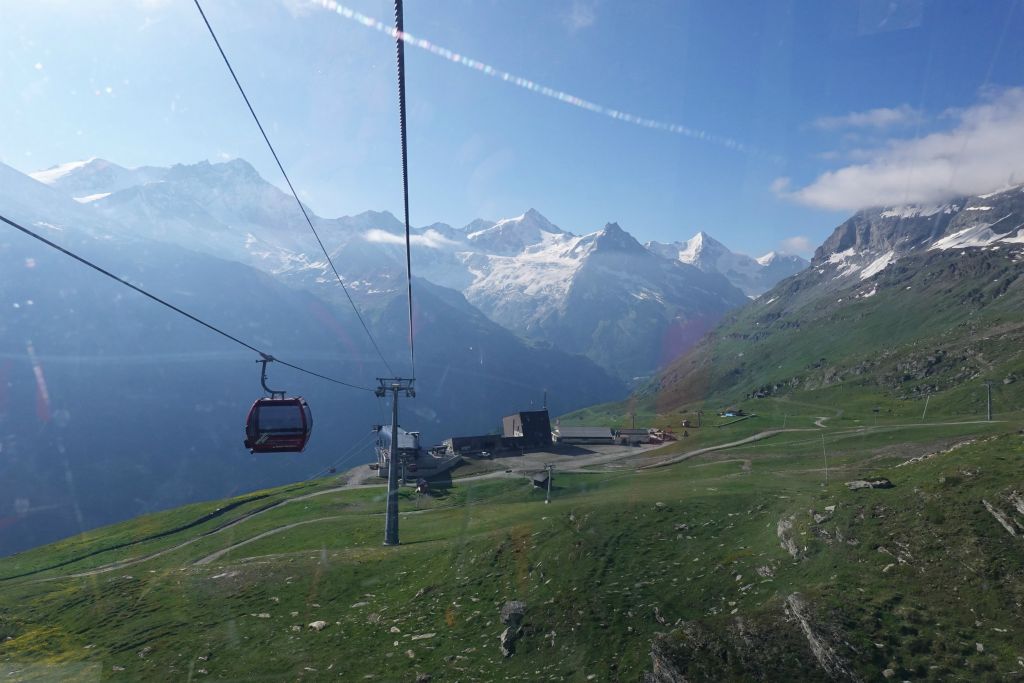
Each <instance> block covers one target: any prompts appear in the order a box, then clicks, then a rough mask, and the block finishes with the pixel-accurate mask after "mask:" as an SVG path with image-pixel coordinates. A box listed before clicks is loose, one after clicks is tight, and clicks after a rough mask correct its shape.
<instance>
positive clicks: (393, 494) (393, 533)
mask: <svg viewBox="0 0 1024 683" xmlns="http://www.w3.org/2000/svg"><path fill="white" fill-rule="evenodd" d="M377 381H378V382H380V386H379V387H377V388H376V389H375V390H374V393H375V394H376V395H377V397H378V398H384V397H385V396H386V395H387V393H388V392H389V391H390V392H391V455H390V456H389V457H388V503H387V509H386V511H385V514H384V545H398V393H399V392H405V395H406V396H407V397H408V398H414V397H415V396H416V389H415V388H414V387H413V381H414V380H411V379H403V378H401V377H392V378H384V377H378V378H377Z"/></svg>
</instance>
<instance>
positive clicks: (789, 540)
mask: <svg viewBox="0 0 1024 683" xmlns="http://www.w3.org/2000/svg"><path fill="white" fill-rule="evenodd" d="M792 532H793V518H792V517H789V518H788V519H787V518H785V517H783V518H782V519H780V520H779V523H778V526H776V528H775V533H776V535H777V536H778V537H779V545H780V546H782V549H783V550H785V551H786V552H787V553H789V554H790V555H792V557H793V559H794V560H799V559H800V548H798V547H797V545H796V542H795V541H794V540H793V533H792Z"/></svg>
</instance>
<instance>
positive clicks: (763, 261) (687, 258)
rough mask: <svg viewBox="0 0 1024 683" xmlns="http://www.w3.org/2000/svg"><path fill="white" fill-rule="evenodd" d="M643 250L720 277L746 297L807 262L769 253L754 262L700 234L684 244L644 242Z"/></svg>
mask: <svg viewBox="0 0 1024 683" xmlns="http://www.w3.org/2000/svg"><path fill="white" fill-rule="evenodd" d="M645 246H646V247H647V248H648V249H649V250H650V251H652V252H654V253H655V254H657V255H659V256H663V257H665V258H669V259H673V260H676V261H680V262H682V263H687V264H689V265H691V266H694V267H696V268H700V269H701V270H703V271H704V272H706V273H720V274H722V275H724V276H725V277H726V278H727V279H728V280H729V281H730V282H731V283H732V284H733V285H735V286H736V287H739V288H740V289H742V290H743V292H744V294H746V295H747V296H757V295H759V294H761V293H763V292H765V291H767V290H769V289H771V288H772V287H773V286H775V284H776V283H777V282H778V281H779V280H782V279H783V278H785V277H789V276H790V275H793V274H795V273H798V272H800V271H801V270H803V269H804V268H805V267H806V266H807V261H805V260H804V259H802V258H800V257H799V256H781V255H779V254H776V253H775V252H769V253H767V254H765V255H764V256H762V257H760V258H758V259H755V258H753V257H751V256H747V255H746V254H738V253H736V252H734V251H732V250H731V249H729V247H727V246H725V245H724V244H722V243H721V242H719V241H718V240H716V239H715V238H714V237H712V236H711V235H709V234H708V233H707V232H705V231H704V230H701V231H699V232H698V233H697V234H696V235H694V236H693V237H691V238H690V239H688V240H686V241H685V242H672V243H670V244H663V243H661V242H648V243H647V244H646V245H645Z"/></svg>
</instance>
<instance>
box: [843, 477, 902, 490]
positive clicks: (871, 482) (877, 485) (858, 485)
mask: <svg viewBox="0 0 1024 683" xmlns="http://www.w3.org/2000/svg"><path fill="white" fill-rule="evenodd" d="M846 488H848V489H850V490H851V491H857V490H859V489H891V488H893V483H892V482H891V481H889V480H888V479H886V478H885V477H876V478H874V479H854V480H853V481H848V482H846Z"/></svg>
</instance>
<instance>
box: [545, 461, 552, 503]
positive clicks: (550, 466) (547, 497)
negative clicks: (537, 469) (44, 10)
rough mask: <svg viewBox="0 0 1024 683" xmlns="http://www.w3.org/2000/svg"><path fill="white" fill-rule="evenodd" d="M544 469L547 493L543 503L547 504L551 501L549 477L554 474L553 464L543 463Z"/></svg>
mask: <svg viewBox="0 0 1024 683" xmlns="http://www.w3.org/2000/svg"><path fill="white" fill-rule="evenodd" d="M544 469H546V470H547V471H548V493H547V496H546V497H545V498H544V504H545V505H547V504H548V503H550V502H551V479H552V477H553V476H554V475H553V474H552V472H553V471H554V469H555V466H554V465H552V464H551V463H548V464H546V465H544Z"/></svg>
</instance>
